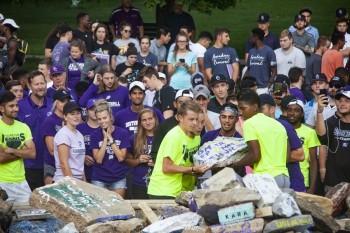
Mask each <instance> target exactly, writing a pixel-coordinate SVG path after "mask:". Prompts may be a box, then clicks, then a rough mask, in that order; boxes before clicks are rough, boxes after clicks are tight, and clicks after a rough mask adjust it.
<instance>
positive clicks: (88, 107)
mask: <svg viewBox="0 0 350 233" xmlns="http://www.w3.org/2000/svg"><path fill="white" fill-rule="evenodd" d="M96 101H97V99H89V100H88V102H87V104H86V109H90V108H91V107H93V106H95V103H96Z"/></svg>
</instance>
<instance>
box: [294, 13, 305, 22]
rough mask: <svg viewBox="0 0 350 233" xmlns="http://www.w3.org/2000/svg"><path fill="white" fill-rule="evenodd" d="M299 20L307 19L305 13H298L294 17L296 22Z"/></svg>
mask: <svg viewBox="0 0 350 233" xmlns="http://www.w3.org/2000/svg"><path fill="white" fill-rule="evenodd" d="M298 20H304V21H306V19H305V16H304V15H301V14H298V15H296V16H295V17H294V22H296V21H298Z"/></svg>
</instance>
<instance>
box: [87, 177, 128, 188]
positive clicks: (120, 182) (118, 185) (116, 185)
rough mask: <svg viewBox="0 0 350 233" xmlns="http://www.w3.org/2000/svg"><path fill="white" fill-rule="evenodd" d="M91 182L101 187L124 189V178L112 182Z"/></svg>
mask: <svg viewBox="0 0 350 233" xmlns="http://www.w3.org/2000/svg"><path fill="white" fill-rule="evenodd" d="M91 184H93V185H96V186H98V187H101V188H105V189H106V188H109V189H110V190H117V189H126V179H125V178H124V179H122V180H118V181H116V182H113V183H106V182H102V181H98V180H91Z"/></svg>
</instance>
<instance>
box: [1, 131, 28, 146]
mask: <svg viewBox="0 0 350 233" xmlns="http://www.w3.org/2000/svg"><path fill="white" fill-rule="evenodd" d="M1 140H2V143H4V142H6V146H7V147H8V148H13V149H20V148H19V147H20V146H21V144H22V142H23V141H24V140H25V137H24V133H20V134H3V135H2V139H1Z"/></svg>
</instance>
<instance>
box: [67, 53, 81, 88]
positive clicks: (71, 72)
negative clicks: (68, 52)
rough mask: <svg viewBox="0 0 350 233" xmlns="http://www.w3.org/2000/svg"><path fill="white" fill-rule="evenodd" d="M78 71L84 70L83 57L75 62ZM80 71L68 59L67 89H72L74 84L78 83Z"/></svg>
mask: <svg viewBox="0 0 350 233" xmlns="http://www.w3.org/2000/svg"><path fill="white" fill-rule="evenodd" d="M74 60H75V59H74ZM75 62H76V63H77V65H78V66H79V67H80V69H84V56H81V57H80V58H79V59H77V60H75ZM80 69H79V68H78V67H77V66H76V65H75V64H74V63H73V62H72V61H71V60H70V59H68V73H67V75H68V85H67V86H68V87H69V88H71V89H74V86H75V84H77V82H79V81H80V77H81V71H80Z"/></svg>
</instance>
